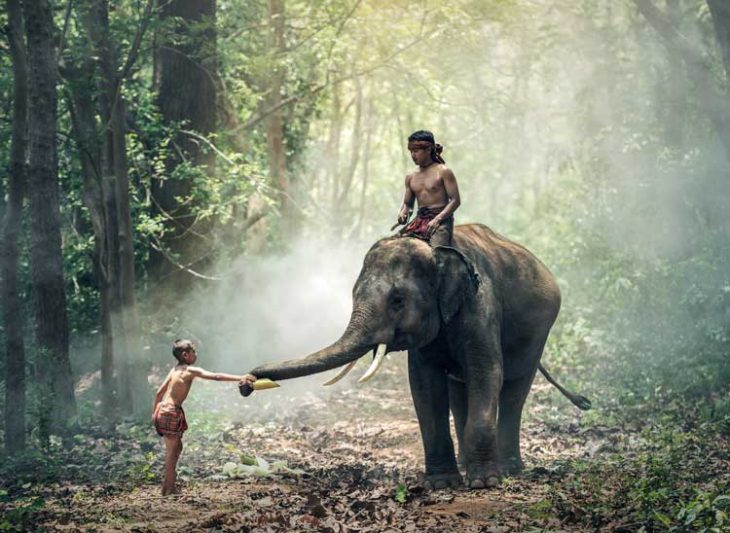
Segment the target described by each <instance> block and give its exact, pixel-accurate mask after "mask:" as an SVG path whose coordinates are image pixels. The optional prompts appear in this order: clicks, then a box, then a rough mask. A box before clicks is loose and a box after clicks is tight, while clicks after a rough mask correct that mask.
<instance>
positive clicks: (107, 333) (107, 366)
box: [65, 61, 121, 426]
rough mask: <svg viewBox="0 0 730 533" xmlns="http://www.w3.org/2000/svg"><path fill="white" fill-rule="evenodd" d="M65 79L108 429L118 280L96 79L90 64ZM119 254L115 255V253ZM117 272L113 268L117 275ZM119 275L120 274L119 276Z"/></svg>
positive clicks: (112, 403)
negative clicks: (93, 283)
mask: <svg viewBox="0 0 730 533" xmlns="http://www.w3.org/2000/svg"><path fill="white" fill-rule="evenodd" d="M65 72H66V76H67V77H71V78H72V81H73V84H72V86H73V92H71V91H67V100H68V107H69V109H70V111H71V122H72V126H73V130H72V131H73V135H74V137H75V139H76V143H77V144H78V146H79V157H80V160H81V170H82V175H83V179H84V187H83V192H82V199H83V202H84V205H86V208H87V209H88V211H89V215H90V218H91V226H92V229H93V232H94V252H93V257H92V260H93V265H94V276H95V278H96V280H97V285H98V287H99V321H100V323H101V338H102V340H101V343H102V346H101V388H102V397H101V410H102V417H103V420H104V421H105V423H106V424H107V425H108V426H112V425H113V424H114V421H115V418H116V403H115V397H116V396H115V390H116V384H115V382H114V344H113V328H112V308H113V307H114V304H113V302H112V300H113V299H114V293H116V294H118V291H116V290H115V287H116V281H115V280H113V279H112V275H113V274H112V266H111V264H110V263H113V264H115V261H114V258H113V257H112V254H111V250H110V249H109V242H108V237H109V234H110V233H111V232H110V231H109V227H108V226H109V215H108V213H107V206H106V204H105V202H104V190H103V189H104V185H103V176H102V174H101V172H102V166H103V163H102V159H103V158H102V155H101V153H102V147H101V146H100V143H99V138H98V135H97V122H96V118H95V117H96V112H95V109H94V101H93V99H92V93H93V92H94V87H93V86H89V81H90V80H92V79H93V74H92V72H93V65H91V64H90V61H87V62H86V64H85V65H84V66H83V67H82V68H81V69H80V70H77V69H74V68H73V67H67V68H66V69H65ZM114 255H116V254H114ZM117 270H118V269H114V272H116V271H117ZM117 276H118V275H117ZM116 302H117V305H116V312H117V313H118V312H119V309H120V307H121V306H120V304H119V298H118V297H117V298H116Z"/></svg>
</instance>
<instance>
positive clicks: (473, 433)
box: [464, 359, 502, 489]
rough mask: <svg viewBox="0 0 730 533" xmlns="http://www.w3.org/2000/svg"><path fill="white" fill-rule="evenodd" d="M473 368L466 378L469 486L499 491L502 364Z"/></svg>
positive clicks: (499, 361) (465, 433)
mask: <svg viewBox="0 0 730 533" xmlns="http://www.w3.org/2000/svg"><path fill="white" fill-rule="evenodd" d="M478 366H479V367H480V368H472V369H471V370H470V372H469V373H468V377H467V401H468V415H467V420H466V426H465V428H464V449H465V453H466V460H467V463H466V484H467V486H468V487H469V488H472V489H483V488H487V487H496V486H497V485H498V484H499V481H500V469H499V452H498V448H497V408H498V405H499V393H500V389H501V387H502V365H501V360H494V359H492V360H491V361H490V362H488V363H486V364H482V363H480V364H479V365H478Z"/></svg>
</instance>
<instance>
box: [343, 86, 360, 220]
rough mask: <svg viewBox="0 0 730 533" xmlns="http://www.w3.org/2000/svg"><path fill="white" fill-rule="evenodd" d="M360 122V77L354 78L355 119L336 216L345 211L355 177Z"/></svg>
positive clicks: (358, 157) (358, 150)
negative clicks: (348, 159)
mask: <svg viewBox="0 0 730 533" xmlns="http://www.w3.org/2000/svg"><path fill="white" fill-rule="evenodd" d="M361 122H362V83H361V82H360V78H355V119H354V123H353V126H352V139H351V141H350V163H349V164H348V166H347V172H346V173H345V175H344V176H343V178H344V179H343V183H342V190H341V191H340V198H339V201H338V202H337V203H338V206H339V209H340V212H339V213H338V217H337V218H340V216H344V215H345V212H346V207H345V206H346V205H347V197H348V196H349V194H350V188H351V187H352V181H353V179H354V178H355V171H356V170H357V164H358V163H359V161H360V150H361V145H362V136H361V134H360V132H361V129H362V128H361Z"/></svg>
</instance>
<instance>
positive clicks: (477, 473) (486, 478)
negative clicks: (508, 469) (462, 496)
mask: <svg viewBox="0 0 730 533" xmlns="http://www.w3.org/2000/svg"><path fill="white" fill-rule="evenodd" d="M500 481H501V479H500V476H499V472H498V470H497V468H496V466H490V467H487V468H474V467H472V468H468V469H467V474H466V486H467V487H468V488H470V489H491V488H494V487H496V486H497V485H499V483H500Z"/></svg>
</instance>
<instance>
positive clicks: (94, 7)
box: [65, 0, 153, 421]
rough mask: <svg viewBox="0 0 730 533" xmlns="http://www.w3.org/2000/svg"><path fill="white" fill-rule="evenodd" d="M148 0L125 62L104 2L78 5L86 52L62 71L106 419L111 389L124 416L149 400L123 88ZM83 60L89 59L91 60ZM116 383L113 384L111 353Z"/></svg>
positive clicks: (142, 407)
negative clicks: (80, 185)
mask: <svg viewBox="0 0 730 533" xmlns="http://www.w3.org/2000/svg"><path fill="white" fill-rule="evenodd" d="M152 6H153V2H152V1H151V0H150V1H149V2H148V4H147V7H146V8H145V10H144V11H143V15H142V20H141V21H140V23H139V27H138V31H137V34H136V36H135V38H134V40H133V43H132V46H131V49H130V51H129V55H128V57H127V60H126V61H125V63H124V65H122V66H121V67H120V66H119V60H118V58H117V56H116V54H115V51H114V45H113V42H112V36H111V31H110V24H109V6H108V2H107V0H87V1H85V2H82V3H80V5H79V7H78V8H79V10H80V14H81V17H82V19H83V21H84V28H85V30H86V44H87V47H88V49H89V52H91V53H87V54H85V55H84V58H83V59H81V60H80V65H78V66H77V65H72V66H70V67H68V68H66V69H65V73H66V76H67V78H68V79H69V80H70V84H69V86H70V89H69V90H68V91H67V93H68V96H69V98H68V99H69V108H70V109H71V114H72V117H71V118H72V124H73V131H74V135H75V137H76V142H77V144H78V146H79V147H80V148H81V150H80V160H81V167H82V171H83V175H84V192H83V198H84V203H85V204H86V206H87V208H88V209H89V213H90V215H91V222H92V228H93V230H94V271H95V275H96V278H97V280H98V284H99V292H100V303H101V305H100V309H101V313H100V321H101V325H102V383H103V385H104V396H103V408H104V412H105V419H106V420H107V421H111V420H112V415H113V411H114V405H113V404H114V396H113V392H112V391H114V390H115V389H116V390H117V392H118V394H119V399H120V404H121V405H122V406H124V409H125V411H126V412H127V413H128V414H134V415H136V416H137V417H141V416H142V415H143V413H145V412H146V410H147V407H148V403H147V402H146V401H145V400H144V397H145V396H146V394H145V392H146V381H145V376H144V368H145V365H144V361H143V358H142V345H141V333H140V330H139V318H138V313H137V302H136V295H135V285H136V273H135V269H134V250H133V233H132V220H131V213H130V200H129V175H128V166H129V165H128V160H127V143H126V133H127V129H126V125H125V113H126V101H125V98H124V94H123V91H122V88H123V87H122V86H123V82H124V78H125V76H126V73H127V72H128V70H129V69H130V68H131V66H132V64H133V63H134V61H135V59H136V56H137V52H138V50H139V46H140V44H141V40H142V36H143V34H144V32H145V31H146V28H147V25H148V20H149V17H150V16H151V11H152ZM89 57H92V58H94V59H93V60H92V61H89V59H88V58H89ZM115 354H116V355H117V357H116V361H117V368H118V370H119V377H120V379H119V382H118V384H117V385H118V386H117V387H115V386H114V383H113V377H112V376H113V369H114V360H115V357H114V355H115Z"/></svg>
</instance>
